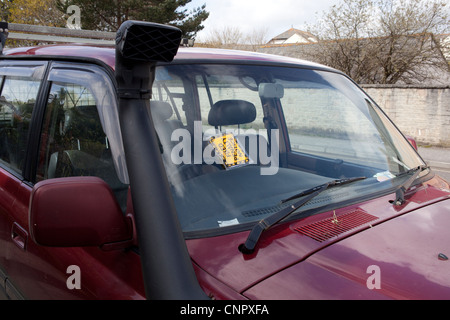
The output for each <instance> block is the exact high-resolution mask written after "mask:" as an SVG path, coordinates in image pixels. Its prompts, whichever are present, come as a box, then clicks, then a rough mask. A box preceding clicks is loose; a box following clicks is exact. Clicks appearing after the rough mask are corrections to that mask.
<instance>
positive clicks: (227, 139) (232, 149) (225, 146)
mask: <svg viewBox="0 0 450 320" xmlns="http://www.w3.org/2000/svg"><path fill="white" fill-rule="evenodd" d="M209 143H210V144H212V146H213V147H214V150H215V151H216V155H217V156H218V157H219V158H221V160H222V164H223V166H224V167H225V169H232V168H237V167H241V166H244V165H247V164H249V163H250V159H249V157H248V155H247V153H246V152H245V151H244V149H243V148H242V146H241V145H240V143H239V141H238V140H237V139H236V138H235V137H234V135H233V134H232V133H227V134H224V135H221V136H218V137H212V138H210V139H209Z"/></svg>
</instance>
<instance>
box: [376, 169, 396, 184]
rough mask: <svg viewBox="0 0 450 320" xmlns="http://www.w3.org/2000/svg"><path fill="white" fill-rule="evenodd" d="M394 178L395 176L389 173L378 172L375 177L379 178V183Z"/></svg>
mask: <svg viewBox="0 0 450 320" xmlns="http://www.w3.org/2000/svg"><path fill="white" fill-rule="evenodd" d="M394 177H395V176H394V175H393V174H392V173H390V172H389V171H383V172H378V173H377V174H376V175H374V178H377V180H378V181H379V182H382V181H386V180H389V179H392V178H394Z"/></svg>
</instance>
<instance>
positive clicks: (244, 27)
mask: <svg viewBox="0 0 450 320" xmlns="http://www.w3.org/2000/svg"><path fill="white" fill-rule="evenodd" d="M339 2H340V1H339V0H226V1H224V0H192V2H191V3H190V4H189V5H188V6H186V8H188V9H191V8H197V7H200V6H202V5H203V4H206V11H208V12H209V18H208V19H207V20H206V21H205V22H204V23H203V25H204V26H205V29H203V30H202V31H201V32H199V33H198V35H197V39H198V40H201V39H202V37H204V36H206V35H207V34H208V33H209V32H210V31H208V30H211V29H214V28H215V29H219V30H220V29H221V28H224V27H226V26H237V27H239V28H240V30H241V31H242V32H243V33H244V34H246V33H250V32H252V31H253V30H264V29H267V37H268V39H267V40H270V39H271V38H273V37H275V36H277V35H279V34H280V33H282V32H284V31H286V30H288V29H290V28H292V27H294V28H296V29H300V30H304V29H305V28H304V26H305V23H309V24H312V23H314V22H315V21H316V20H317V18H318V17H321V16H322V11H324V10H328V8H330V7H331V6H332V5H334V4H337V3H339Z"/></svg>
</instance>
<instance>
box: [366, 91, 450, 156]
mask: <svg viewBox="0 0 450 320" xmlns="http://www.w3.org/2000/svg"><path fill="white" fill-rule="evenodd" d="M361 87H362V88H363V89H364V90H365V91H366V92H367V93H368V94H369V96H371V97H372V98H373V99H374V100H375V101H376V102H377V104H378V105H379V106H380V107H381V108H382V109H383V110H384V111H385V112H386V114H387V115H388V116H389V117H390V118H391V119H392V121H393V122H394V123H395V124H396V125H397V127H398V128H399V129H400V130H401V131H402V132H403V133H404V134H406V135H410V136H412V137H413V138H415V139H416V141H417V142H418V143H420V144H424V145H433V146H441V147H450V86H434V87H426V86H423V87H421V86H399V85H397V86H396V85H361Z"/></svg>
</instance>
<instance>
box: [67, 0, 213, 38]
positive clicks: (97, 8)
mask: <svg viewBox="0 0 450 320" xmlns="http://www.w3.org/2000/svg"><path fill="white" fill-rule="evenodd" d="M191 1H192V0H115V1H108V0H100V1H97V0H96V1H94V0H68V1H65V2H61V3H60V5H59V8H60V10H61V11H62V12H66V10H67V8H68V7H69V6H70V5H77V6H78V7H80V9H81V25H82V28H83V29H90V30H102V31H117V29H118V28H119V26H120V25H121V24H122V23H123V22H124V21H126V20H142V21H151V22H156V23H162V24H170V25H173V26H176V27H178V28H180V29H181V31H182V32H183V36H184V37H188V38H193V37H195V35H196V34H197V32H199V31H200V30H202V29H203V25H202V23H203V21H204V20H206V19H207V18H208V16H209V12H207V11H206V10H205V7H206V5H203V6H201V7H198V8H195V9H193V10H191V11H188V9H184V8H183V7H185V6H186V5H187V4H188V3H190V2H191Z"/></svg>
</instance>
